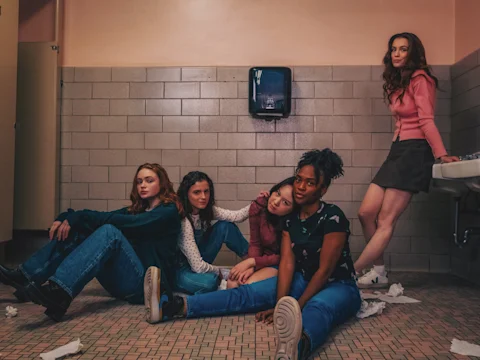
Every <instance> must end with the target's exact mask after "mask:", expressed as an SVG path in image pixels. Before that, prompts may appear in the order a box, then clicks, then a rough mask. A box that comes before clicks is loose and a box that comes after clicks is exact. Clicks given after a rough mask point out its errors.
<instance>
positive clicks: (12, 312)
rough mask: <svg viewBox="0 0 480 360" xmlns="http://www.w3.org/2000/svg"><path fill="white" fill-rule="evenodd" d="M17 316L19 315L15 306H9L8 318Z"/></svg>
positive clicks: (6, 312)
mask: <svg viewBox="0 0 480 360" xmlns="http://www.w3.org/2000/svg"><path fill="white" fill-rule="evenodd" d="M17 314H18V310H17V308H14V307H13V306H7V307H6V308H5V316H6V317H7V318H12V317H14V316H17Z"/></svg>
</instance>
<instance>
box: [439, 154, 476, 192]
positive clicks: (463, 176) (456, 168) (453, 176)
mask: <svg viewBox="0 0 480 360" xmlns="http://www.w3.org/2000/svg"><path fill="white" fill-rule="evenodd" d="M432 177H433V179H434V181H433V187H434V188H436V189H438V190H440V191H442V190H444V191H445V192H452V191H451V189H452V188H455V189H457V190H458V191H460V192H462V191H461V188H462V186H461V185H459V184H456V183H457V182H460V183H462V184H465V185H466V186H467V187H468V188H469V189H470V190H472V191H480V159H473V160H462V161H457V162H453V163H446V164H435V165H433V169H432ZM439 180H441V181H439Z"/></svg>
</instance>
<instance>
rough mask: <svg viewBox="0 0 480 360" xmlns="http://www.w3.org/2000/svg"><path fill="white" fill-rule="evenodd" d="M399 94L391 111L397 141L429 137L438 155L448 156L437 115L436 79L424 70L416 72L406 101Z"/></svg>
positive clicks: (405, 96)
mask: <svg viewBox="0 0 480 360" xmlns="http://www.w3.org/2000/svg"><path fill="white" fill-rule="evenodd" d="M398 95H400V91H398V94H394V95H393V96H392V104H390V110H391V111H392V113H393V115H394V116H395V118H396V122H395V126H396V129H395V134H394V136H393V141H395V139H396V138H397V136H400V141H402V140H409V139H426V140H427V142H428V144H429V145H430V147H431V148H432V152H433V155H434V156H435V158H437V159H438V158H439V157H441V156H444V155H447V151H446V150H445V147H444V145H443V141H442V137H441V136H440V132H439V131H438V129H437V127H436V125H435V123H434V121H433V118H434V111H435V95H436V89H435V82H434V81H433V79H432V78H431V77H430V76H428V74H427V73H426V72H425V71H424V70H417V71H415V72H414V73H413V74H412V79H411V80H410V84H409V85H408V87H407V89H406V90H405V94H404V96H403V101H402V103H400V101H396V99H397V97H398Z"/></svg>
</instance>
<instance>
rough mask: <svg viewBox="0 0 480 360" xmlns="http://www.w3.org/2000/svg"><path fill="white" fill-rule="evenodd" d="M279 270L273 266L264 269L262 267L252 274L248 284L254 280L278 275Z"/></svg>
mask: <svg viewBox="0 0 480 360" xmlns="http://www.w3.org/2000/svg"><path fill="white" fill-rule="evenodd" d="M277 274H278V270H277V269H274V268H271V267H266V268H263V269H260V270H258V271H255V272H254V273H253V274H252V276H250V277H249V278H248V280H247V282H246V284H252V283H254V282H258V281H261V280H265V279H269V278H271V277H274V276H277Z"/></svg>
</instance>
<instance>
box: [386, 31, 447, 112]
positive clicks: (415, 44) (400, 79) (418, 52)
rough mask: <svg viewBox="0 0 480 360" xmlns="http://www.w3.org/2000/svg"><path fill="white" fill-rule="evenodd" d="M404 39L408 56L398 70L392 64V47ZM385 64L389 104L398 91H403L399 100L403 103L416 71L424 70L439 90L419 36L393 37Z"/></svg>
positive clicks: (408, 34) (389, 41) (409, 34)
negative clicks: (396, 41) (398, 40)
mask: <svg viewBox="0 0 480 360" xmlns="http://www.w3.org/2000/svg"><path fill="white" fill-rule="evenodd" d="M398 38H403V39H406V40H407V41H408V54H407V61H406V63H405V66H403V67H402V68H396V67H394V66H393V63H392V45H393V42H394V41H395V39H398ZM383 64H384V65H385V69H384V71H383V80H384V82H385V83H384V84H383V97H384V99H385V102H387V103H388V104H391V103H392V96H393V94H395V93H396V92H397V91H398V90H400V91H401V93H400V95H399V96H398V98H397V100H399V101H400V103H402V101H403V96H404V95H405V91H406V89H407V87H408V85H409V84H410V80H411V79H412V74H413V73H414V72H415V71H416V70H424V71H425V72H426V73H427V74H428V76H430V77H431V78H432V79H433V80H434V81H435V86H436V87H437V88H438V79H437V78H436V77H435V76H434V75H432V69H431V67H430V66H429V65H428V64H427V57H426V55H425V48H424V47H423V44H422V42H421V41H420V39H419V38H418V36H417V35H415V34H412V33H408V32H404V33H399V34H395V35H393V36H392V37H391V38H390V40H388V49H387V52H386V53H385V56H384V57H383Z"/></svg>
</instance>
